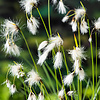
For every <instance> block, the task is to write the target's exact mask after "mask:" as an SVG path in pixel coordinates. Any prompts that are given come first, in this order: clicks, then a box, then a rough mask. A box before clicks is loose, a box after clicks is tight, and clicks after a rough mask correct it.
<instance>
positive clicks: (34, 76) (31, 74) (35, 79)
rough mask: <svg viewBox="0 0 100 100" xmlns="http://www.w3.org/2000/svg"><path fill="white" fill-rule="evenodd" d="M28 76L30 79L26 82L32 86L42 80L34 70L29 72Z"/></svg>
mask: <svg viewBox="0 0 100 100" xmlns="http://www.w3.org/2000/svg"><path fill="white" fill-rule="evenodd" d="M27 76H28V78H27V79H26V80H25V82H28V83H29V85H30V86H32V85H33V84H36V83H38V82H39V81H40V80H41V77H40V76H39V75H38V74H37V73H36V72H35V71H34V70H31V71H30V72H28V75H27Z"/></svg>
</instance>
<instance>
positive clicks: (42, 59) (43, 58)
mask: <svg viewBox="0 0 100 100" xmlns="http://www.w3.org/2000/svg"><path fill="white" fill-rule="evenodd" d="M47 56H48V51H45V52H44V53H43V54H42V55H41V56H40V57H39V60H38V62H37V64H39V65H42V64H43V62H44V61H45V60H46V58H47Z"/></svg>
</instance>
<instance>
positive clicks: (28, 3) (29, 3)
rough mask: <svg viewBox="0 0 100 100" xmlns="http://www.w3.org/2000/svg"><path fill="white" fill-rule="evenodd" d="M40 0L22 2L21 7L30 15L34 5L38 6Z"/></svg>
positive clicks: (22, 0)
mask: <svg viewBox="0 0 100 100" xmlns="http://www.w3.org/2000/svg"><path fill="white" fill-rule="evenodd" d="M38 1H39V0H21V1H20V5H21V6H22V8H23V9H24V10H25V11H26V13H28V14H29V13H30V12H31V11H32V8H33V6H34V5H37V3H38Z"/></svg>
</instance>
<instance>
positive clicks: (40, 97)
mask: <svg viewBox="0 0 100 100" xmlns="http://www.w3.org/2000/svg"><path fill="white" fill-rule="evenodd" d="M38 100H44V96H43V94H42V93H41V92H40V93H39V96H38Z"/></svg>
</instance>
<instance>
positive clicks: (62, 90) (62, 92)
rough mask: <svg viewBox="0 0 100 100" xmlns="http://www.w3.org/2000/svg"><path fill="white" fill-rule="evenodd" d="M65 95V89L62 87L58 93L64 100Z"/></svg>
mask: <svg viewBox="0 0 100 100" xmlns="http://www.w3.org/2000/svg"><path fill="white" fill-rule="evenodd" d="M63 96H64V89H63V88H62V89H61V90H60V91H59V93H58V97H59V98H60V99H61V100H62V98H63Z"/></svg>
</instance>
